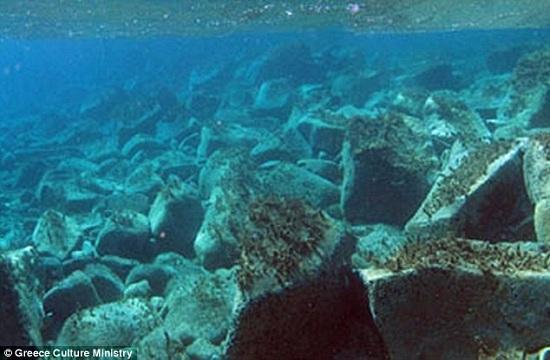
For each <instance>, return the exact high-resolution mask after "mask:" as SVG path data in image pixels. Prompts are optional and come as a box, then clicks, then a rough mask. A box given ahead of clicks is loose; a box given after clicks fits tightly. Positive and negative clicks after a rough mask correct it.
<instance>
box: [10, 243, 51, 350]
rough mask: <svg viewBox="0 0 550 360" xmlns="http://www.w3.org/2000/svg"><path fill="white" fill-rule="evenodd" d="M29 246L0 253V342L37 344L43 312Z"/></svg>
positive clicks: (39, 344)
mask: <svg viewBox="0 0 550 360" xmlns="http://www.w3.org/2000/svg"><path fill="white" fill-rule="evenodd" d="M37 260H38V256H37V253H36V251H35V250H34V249H33V248H32V247H26V248H22V249H19V250H15V251H11V252H5V253H2V254H1V255H0V278H1V279H2V280H1V282H0V317H1V318H2V321H0V344H2V345H10V346H41V345H43V339H42V334H41V329H42V325H43V320H44V312H43V310H42V304H41V302H40V300H41V297H42V293H41V290H40V284H39V281H38V279H37V278H36V277H35V276H34V271H35V263H36V262H37Z"/></svg>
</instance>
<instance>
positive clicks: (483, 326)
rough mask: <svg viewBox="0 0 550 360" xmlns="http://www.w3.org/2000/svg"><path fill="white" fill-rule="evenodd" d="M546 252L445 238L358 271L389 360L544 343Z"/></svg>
mask: <svg viewBox="0 0 550 360" xmlns="http://www.w3.org/2000/svg"><path fill="white" fill-rule="evenodd" d="M548 255H549V254H548V252H546V253H544V252H542V253H541V252H540V250H527V249H523V248H520V247H518V246H515V245H508V244H503V245H488V244H487V243H485V242H479V241H471V240H460V239H451V240H446V241H436V242H431V243H414V244H411V245H410V246H407V247H406V248H405V249H404V250H403V251H402V252H401V253H400V254H399V255H397V256H396V257H395V258H393V259H392V260H391V261H390V262H389V263H387V267H388V268H389V269H391V271H389V270H384V268H382V269H367V270H362V271H361V272H360V274H361V277H362V278H363V281H364V284H365V288H366V290H367V292H368V304H369V307H370V310H371V312H372V314H373V317H374V319H375V323H376V325H377V327H378V329H379V330H380V333H381V335H382V337H383V338H384V341H385V343H386V346H387V348H388V351H389V355H390V358H392V359H409V358H413V359H418V358H425V359H479V358H480V357H492V356H496V354H497V353H498V352H500V351H510V350H518V351H519V352H521V353H524V354H526V353H534V352H536V351H537V350H539V349H541V348H543V347H545V346H548V339H550V319H549V318H548V316H545V315H544V314H547V313H548V310H549V308H548V304H549V303H550V297H549V295H548V294H550V277H549V276H548V272H547V269H548V266H549V264H548Z"/></svg>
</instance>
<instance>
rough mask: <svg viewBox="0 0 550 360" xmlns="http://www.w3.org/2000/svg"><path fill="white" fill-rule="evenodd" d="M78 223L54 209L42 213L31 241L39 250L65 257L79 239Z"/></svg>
mask: <svg viewBox="0 0 550 360" xmlns="http://www.w3.org/2000/svg"><path fill="white" fill-rule="evenodd" d="M79 237H80V231H79V227H78V224H77V223H76V221H75V220H74V219H72V218H71V217H69V216H66V215H63V214H62V213H60V212H57V211H55V210H47V211H46V212H44V213H43V214H42V216H41V217H40V219H38V223H37V224H36V227H35V228H34V231H33V234H32V242H33V244H34V246H35V247H36V249H37V250H38V251H40V252H46V253H49V254H52V255H54V256H57V257H58V258H59V259H65V258H66V257H67V256H68V255H69V254H70V252H71V251H73V250H75V248H76V246H77V243H78V241H79Z"/></svg>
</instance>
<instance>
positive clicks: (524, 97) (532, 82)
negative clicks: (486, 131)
mask: <svg viewBox="0 0 550 360" xmlns="http://www.w3.org/2000/svg"><path fill="white" fill-rule="evenodd" d="M511 82H512V89H511V92H510V94H509V98H508V101H507V102H506V103H505V104H504V106H503V107H502V108H503V109H502V115H501V117H502V118H505V119H511V120H512V125H514V126H517V127H521V128H537V127H547V126H550V122H549V120H548V119H549V117H548V116H549V114H550V90H549V87H550V50H548V49H546V50H537V51H534V52H531V53H528V54H526V55H524V56H522V57H521V58H520V59H519V61H518V64H517V66H516V68H515V69H514V73H513V75H512V80H511Z"/></svg>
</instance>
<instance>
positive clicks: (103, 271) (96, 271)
mask: <svg viewBox="0 0 550 360" xmlns="http://www.w3.org/2000/svg"><path fill="white" fill-rule="evenodd" d="M84 273H85V274H86V275H88V276H89V277H90V280H92V283H93V284H94V287H95V289H96V291H97V294H98V295H99V297H100V299H101V302H103V303H108V302H113V301H116V300H120V299H121V298H122V295H123V292H124V283H123V282H122V281H121V280H120V279H119V277H118V276H117V275H116V274H115V273H114V272H113V271H111V269H109V268H108V267H107V266H105V265H101V264H90V265H87V266H86V268H85V269H84Z"/></svg>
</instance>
